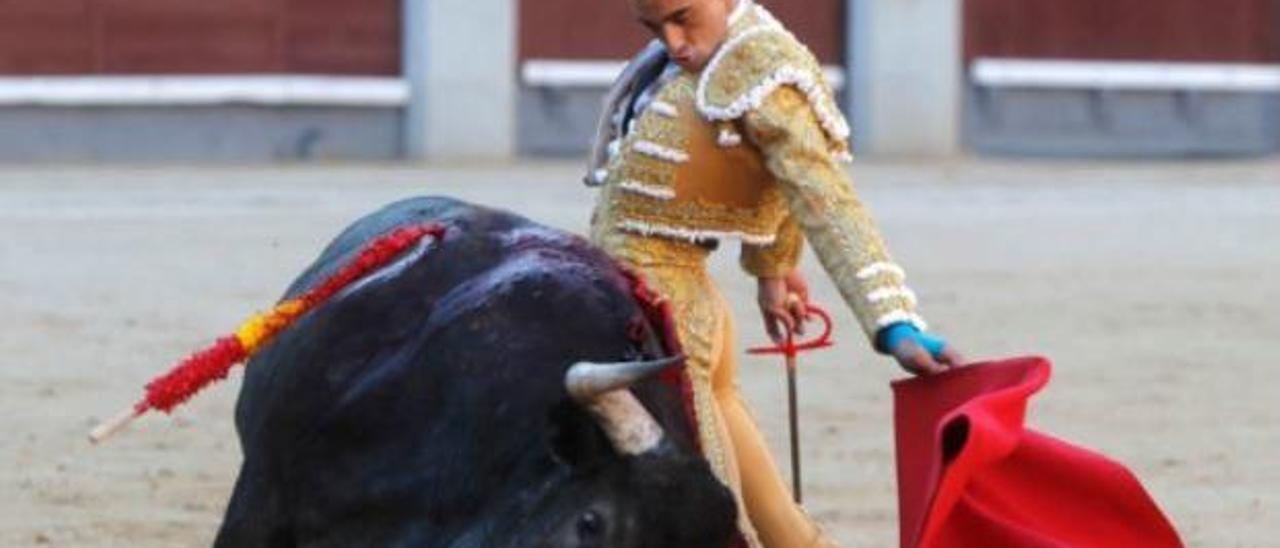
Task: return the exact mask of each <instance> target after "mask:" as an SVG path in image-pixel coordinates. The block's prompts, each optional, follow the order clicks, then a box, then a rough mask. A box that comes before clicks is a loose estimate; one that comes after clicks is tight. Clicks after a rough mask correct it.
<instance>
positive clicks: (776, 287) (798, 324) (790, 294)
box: [756, 269, 809, 344]
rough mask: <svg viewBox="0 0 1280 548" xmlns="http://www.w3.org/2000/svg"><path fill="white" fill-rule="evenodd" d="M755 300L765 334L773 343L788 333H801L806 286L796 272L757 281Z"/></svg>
mask: <svg viewBox="0 0 1280 548" xmlns="http://www.w3.org/2000/svg"><path fill="white" fill-rule="evenodd" d="M756 300H757V303H758V304H759V305H760V315H761V319H763V320H764V329H765V332H767V333H768V334H769V338H771V339H773V342H774V343H777V344H782V342H783V341H784V340H785V338H786V334H787V333H788V332H791V333H795V334H796V335H803V334H804V319H805V316H806V311H805V309H806V307H807V306H808V303H809V283H808V282H806V281H805V279H804V276H803V275H801V274H800V271H799V269H796V270H792V271H791V272H790V273H788V274H787V275H786V276H784V277H781V278H766V277H762V278H758V279H757V296H756Z"/></svg>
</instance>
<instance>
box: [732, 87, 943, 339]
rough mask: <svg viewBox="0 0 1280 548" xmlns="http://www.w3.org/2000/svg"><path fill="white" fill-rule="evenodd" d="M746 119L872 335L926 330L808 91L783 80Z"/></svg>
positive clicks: (793, 209)
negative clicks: (896, 328) (898, 326)
mask: <svg viewBox="0 0 1280 548" xmlns="http://www.w3.org/2000/svg"><path fill="white" fill-rule="evenodd" d="M743 122H744V126H745V128H746V133H747V136H748V138H749V139H751V140H752V141H753V142H754V143H755V145H756V146H757V147H759V148H760V150H761V152H762V153H763V154H764V156H765V163H766V165H767V166H768V169H769V170H770V172H772V173H773V175H774V177H776V178H777V180H778V182H779V184H781V185H782V190H783V195H784V196H785V197H786V201H787V207H788V209H789V211H790V216H791V218H792V219H794V222H795V224H796V226H798V227H799V228H800V229H801V230H802V231H803V233H804V235H805V237H807V238H808V241H809V244H810V245H811V246H813V250H814V252H815V253H816V254H817V256H818V259H819V260H820V261H821V262H822V266H823V267H824V268H825V269H826V271H827V273H828V274H829V275H830V276H831V280H832V282H834V283H835V285H836V287H837V288H838V289H839V290H840V294H841V296H843V297H844V300H845V302H846V303H847V304H848V305H849V308H850V309H852V310H853V312H854V314H855V315H856V316H857V318H858V322H859V323H860V324H861V326H862V328H863V330H864V332H865V333H866V334H867V336H868V338H869V339H872V340H874V337H875V334H876V332H877V331H878V330H879V329H880V328H881V327H884V326H886V325H889V324H892V323H895V322H900V321H906V322H911V323H914V324H916V325H917V326H918V327H920V328H921V329H924V328H925V326H924V322H923V320H922V319H921V318H920V316H919V315H917V314H916V312H915V304H916V299H915V296H914V295H913V294H912V292H911V291H910V290H909V289H907V287H906V286H905V285H904V283H903V282H904V278H905V274H904V273H903V271H902V269H901V268H900V267H898V266H897V265H895V264H894V263H893V262H892V260H891V259H890V257H889V254H888V252H887V251H886V249H885V245H884V242H883V240H882V239H881V237H880V231H879V229H878V228H877V227H876V224H875V222H874V221H873V220H872V218H871V215H870V213H869V212H868V211H867V209H866V207H865V206H864V205H863V203H862V202H861V201H860V200H859V199H858V197H857V195H856V194H855V193H854V191H853V188H852V185H851V184H850V182H849V179H848V176H847V175H846V174H845V172H844V170H843V169H842V168H841V166H840V165H839V163H838V162H837V161H836V159H835V158H834V157H833V154H832V152H831V146H830V144H829V141H828V137H827V135H826V134H825V133H824V132H823V128H822V126H821V124H820V122H819V121H818V117H817V116H816V115H815V113H814V110H813V108H812V107H811V104H810V102H809V101H808V100H807V99H806V96H805V95H804V94H802V93H801V92H800V91H799V90H797V89H796V88H795V87H793V86H781V87H779V88H777V89H776V90H774V91H773V92H771V93H770V94H769V95H768V96H767V97H766V98H765V99H764V101H763V102H762V103H761V104H760V106H759V107H758V108H755V109H752V110H750V111H748V112H747V113H746V114H745V116H744V117H743ZM749 260H750V261H751V262H754V261H756V260H766V259H764V257H761V256H756V257H751V258H750V259H749ZM782 264H785V263H780V264H779V266H782ZM752 268H755V267H754V266H753V267H752ZM764 270H767V269H765V268H761V271H764Z"/></svg>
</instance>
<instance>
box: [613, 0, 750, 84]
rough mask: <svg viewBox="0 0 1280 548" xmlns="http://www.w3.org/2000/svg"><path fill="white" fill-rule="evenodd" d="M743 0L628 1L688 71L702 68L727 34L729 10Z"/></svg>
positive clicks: (641, 20)
mask: <svg viewBox="0 0 1280 548" xmlns="http://www.w3.org/2000/svg"><path fill="white" fill-rule="evenodd" d="M743 1H746V0H631V10H632V11H633V12H634V13H635V15H636V19H638V20H639V21H640V23H641V24H643V25H644V26H645V28H648V29H649V32H652V33H653V35H654V36H655V37H656V38H658V39H659V40H661V41H662V43H663V45H665V46H666V47H667V52H668V53H670V55H671V60H672V61H674V62H675V63H676V64H678V65H680V68H683V69H685V70H687V71H689V72H700V71H701V70H702V69H703V68H706V66H707V63H708V62H709V61H710V60H711V56H712V55H713V54H714V53H715V52H716V49H718V48H719V47H720V44H722V43H723V42H724V40H725V37H726V36H728V34H729V13H730V12H731V11H732V10H733V7H734V6H735V5H736V3H737V2H743Z"/></svg>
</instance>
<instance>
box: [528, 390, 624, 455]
mask: <svg viewBox="0 0 1280 548" xmlns="http://www.w3.org/2000/svg"><path fill="white" fill-rule="evenodd" d="M544 431H545V432H547V446H548V449H549V450H550V452H551V455H552V458H554V459H555V460H556V461H558V462H561V463H564V464H565V465H568V466H572V467H578V466H589V465H591V464H593V463H594V462H596V461H598V460H602V459H605V458H607V457H608V456H609V455H612V454H613V452H614V451H613V448H612V447H611V446H610V445H609V440H608V438H606V437H604V435H603V434H602V433H601V432H600V428H599V427H598V426H597V425H596V423H595V421H594V419H592V418H591V416H590V415H589V414H587V413H586V412H585V411H583V410H582V408H581V407H579V406H577V405H574V404H572V403H566V404H565V405H558V406H556V407H554V408H552V409H551V413H550V414H548V416H547V428H546V429H544Z"/></svg>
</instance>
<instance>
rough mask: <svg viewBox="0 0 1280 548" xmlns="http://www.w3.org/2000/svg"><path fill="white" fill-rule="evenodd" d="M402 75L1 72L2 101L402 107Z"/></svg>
mask: <svg viewBox="0 0 1280 548" xmlns="http://www.w3.org/2000/svg"><path fill="white" fill-rule="evenodd" d="M408 101H409V85H408V83H406V82H405V81H404V80H402V79H400V78H377V77H357V76H271V75H263V76H256V75H236V76H30V77H12V76H9V77H0V106H74V107H81V106H147V105H155V106H189V105H227V104H242V105H305V106H346V107H399V106H403V105H405V104H407V103H408Z"/></svg>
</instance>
